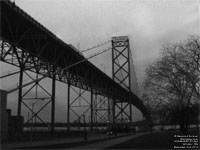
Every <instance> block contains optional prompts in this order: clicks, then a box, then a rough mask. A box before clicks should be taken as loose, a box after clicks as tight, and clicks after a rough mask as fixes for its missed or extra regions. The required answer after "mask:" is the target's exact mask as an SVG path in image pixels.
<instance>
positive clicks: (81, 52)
mask: <svg viewBox="0 0 200 150" xmlns="http://www.w3.org/2000/svg"><path fill="white" fill-rule="evenodd" d="M109 42H111V40H109V41H107V42H104V43H102V44H99V45H96V46H93V47H91V48H88V49H85V50H82V51H81V53H83V52H87V51H90V50H93V49H95V48H97V47H100V46H103V45H105V44H107V43H109Z"/></svg>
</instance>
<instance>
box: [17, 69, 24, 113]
mask: <svg viewBox="0 0 200 150" xmlns="http://www.w3.org/2000/svg"><path fill="white" fill-rule="evenodd" d="M23 71H24V69H23V66H21V67H20V74H19V92H18V108H17V116H18V117H20V116H21V102H22V84H23Z"/></svg>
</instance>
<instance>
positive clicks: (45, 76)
mask: <svg viewBox="0 0 200 150" xmlns="http://www.w3.org/2000/svg"><path fill="white" fill-rule="evenodd" d="M111 49H112V48H111V47H109V48H107V49H105V50H103V51H101V52H98V53H95V54H93V55H92V56H90V57H88V58H85V59H83V60H80V61H78V62H76V63H74V64H71V65H69V66H67V67H64V68H63V69H61V71H64V70H67V69H69V68H72V67H74V66H76V65H78V64H81V63H83V62H85V61H87V60H89V59H91V58H94V57H96V56H98V55H101V54H103V53H105V52H107V51H109V50H111ZM54 74H56V71H55V72H53V73H52V75H54ZM47 77H48V73H47V74H46V75H44V76H43V77H41V78H38V79H35V80H34V81H31V82H29V83H26V84H24V85H22V86H19V87H16V88H14V89H12V90H10V91H8V94H10V93H12V92H15V91H17V90H18V89H19V88H23V87H26V86H29V85H31V84H33V83H35V82H40V81H41V80H43V79H45V78H47Z"/></svg>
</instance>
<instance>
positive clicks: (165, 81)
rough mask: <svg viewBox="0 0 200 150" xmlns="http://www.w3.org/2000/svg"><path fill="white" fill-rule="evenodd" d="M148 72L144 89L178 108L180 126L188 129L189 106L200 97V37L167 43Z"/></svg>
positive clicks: (185, 130)
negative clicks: (178, 42) (172, 43)
mask: <svg viewBox="0 0 200 150" xmlns="http://www.w3.org/2000/svg"><path fill="white" fill-rule="evenodd" d="M146 73H147V78H146V81H145V88H146V89H148V90H149V91H151V94H153V95H154V97H155V95H156V96H157V97H158V98H159V99H162V101H163V102H165V103H168V104H169V106H171V108H173V107H174V106H175V107H174V108H176V109H178V110H177V112H179V115H178V119H179V124H180V128H181V130H182V131H184V132H187V130H188V122H189V121H188V120H189V118H188V113H189V107H190V106H191V104H194V103H199V99H200V37H199V36H193V37H190V38H189V39H188V40H187V41H185V42H184V43H180V44H174V45H167V46H164V47H163V48H162V55H161V58H160V59H159V60H157V61H156V62H155V63H153V64H152V65H150V66H149V67H148V68H147V70H146ZM152 91H153V92H152Z"/></svg>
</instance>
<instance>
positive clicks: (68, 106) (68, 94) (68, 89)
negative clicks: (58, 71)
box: [67, 82, 70, 132]
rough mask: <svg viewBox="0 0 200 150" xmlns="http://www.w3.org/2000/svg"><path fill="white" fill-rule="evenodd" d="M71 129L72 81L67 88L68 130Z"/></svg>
mask: <svg viewBox="0 0 200 150" xmlns="http://www.w3.org/2000/svg"><path fill="white" fill-rule="evenodd" d="M69 131H70V82H68V88H67V132H69Z"/></svg>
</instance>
